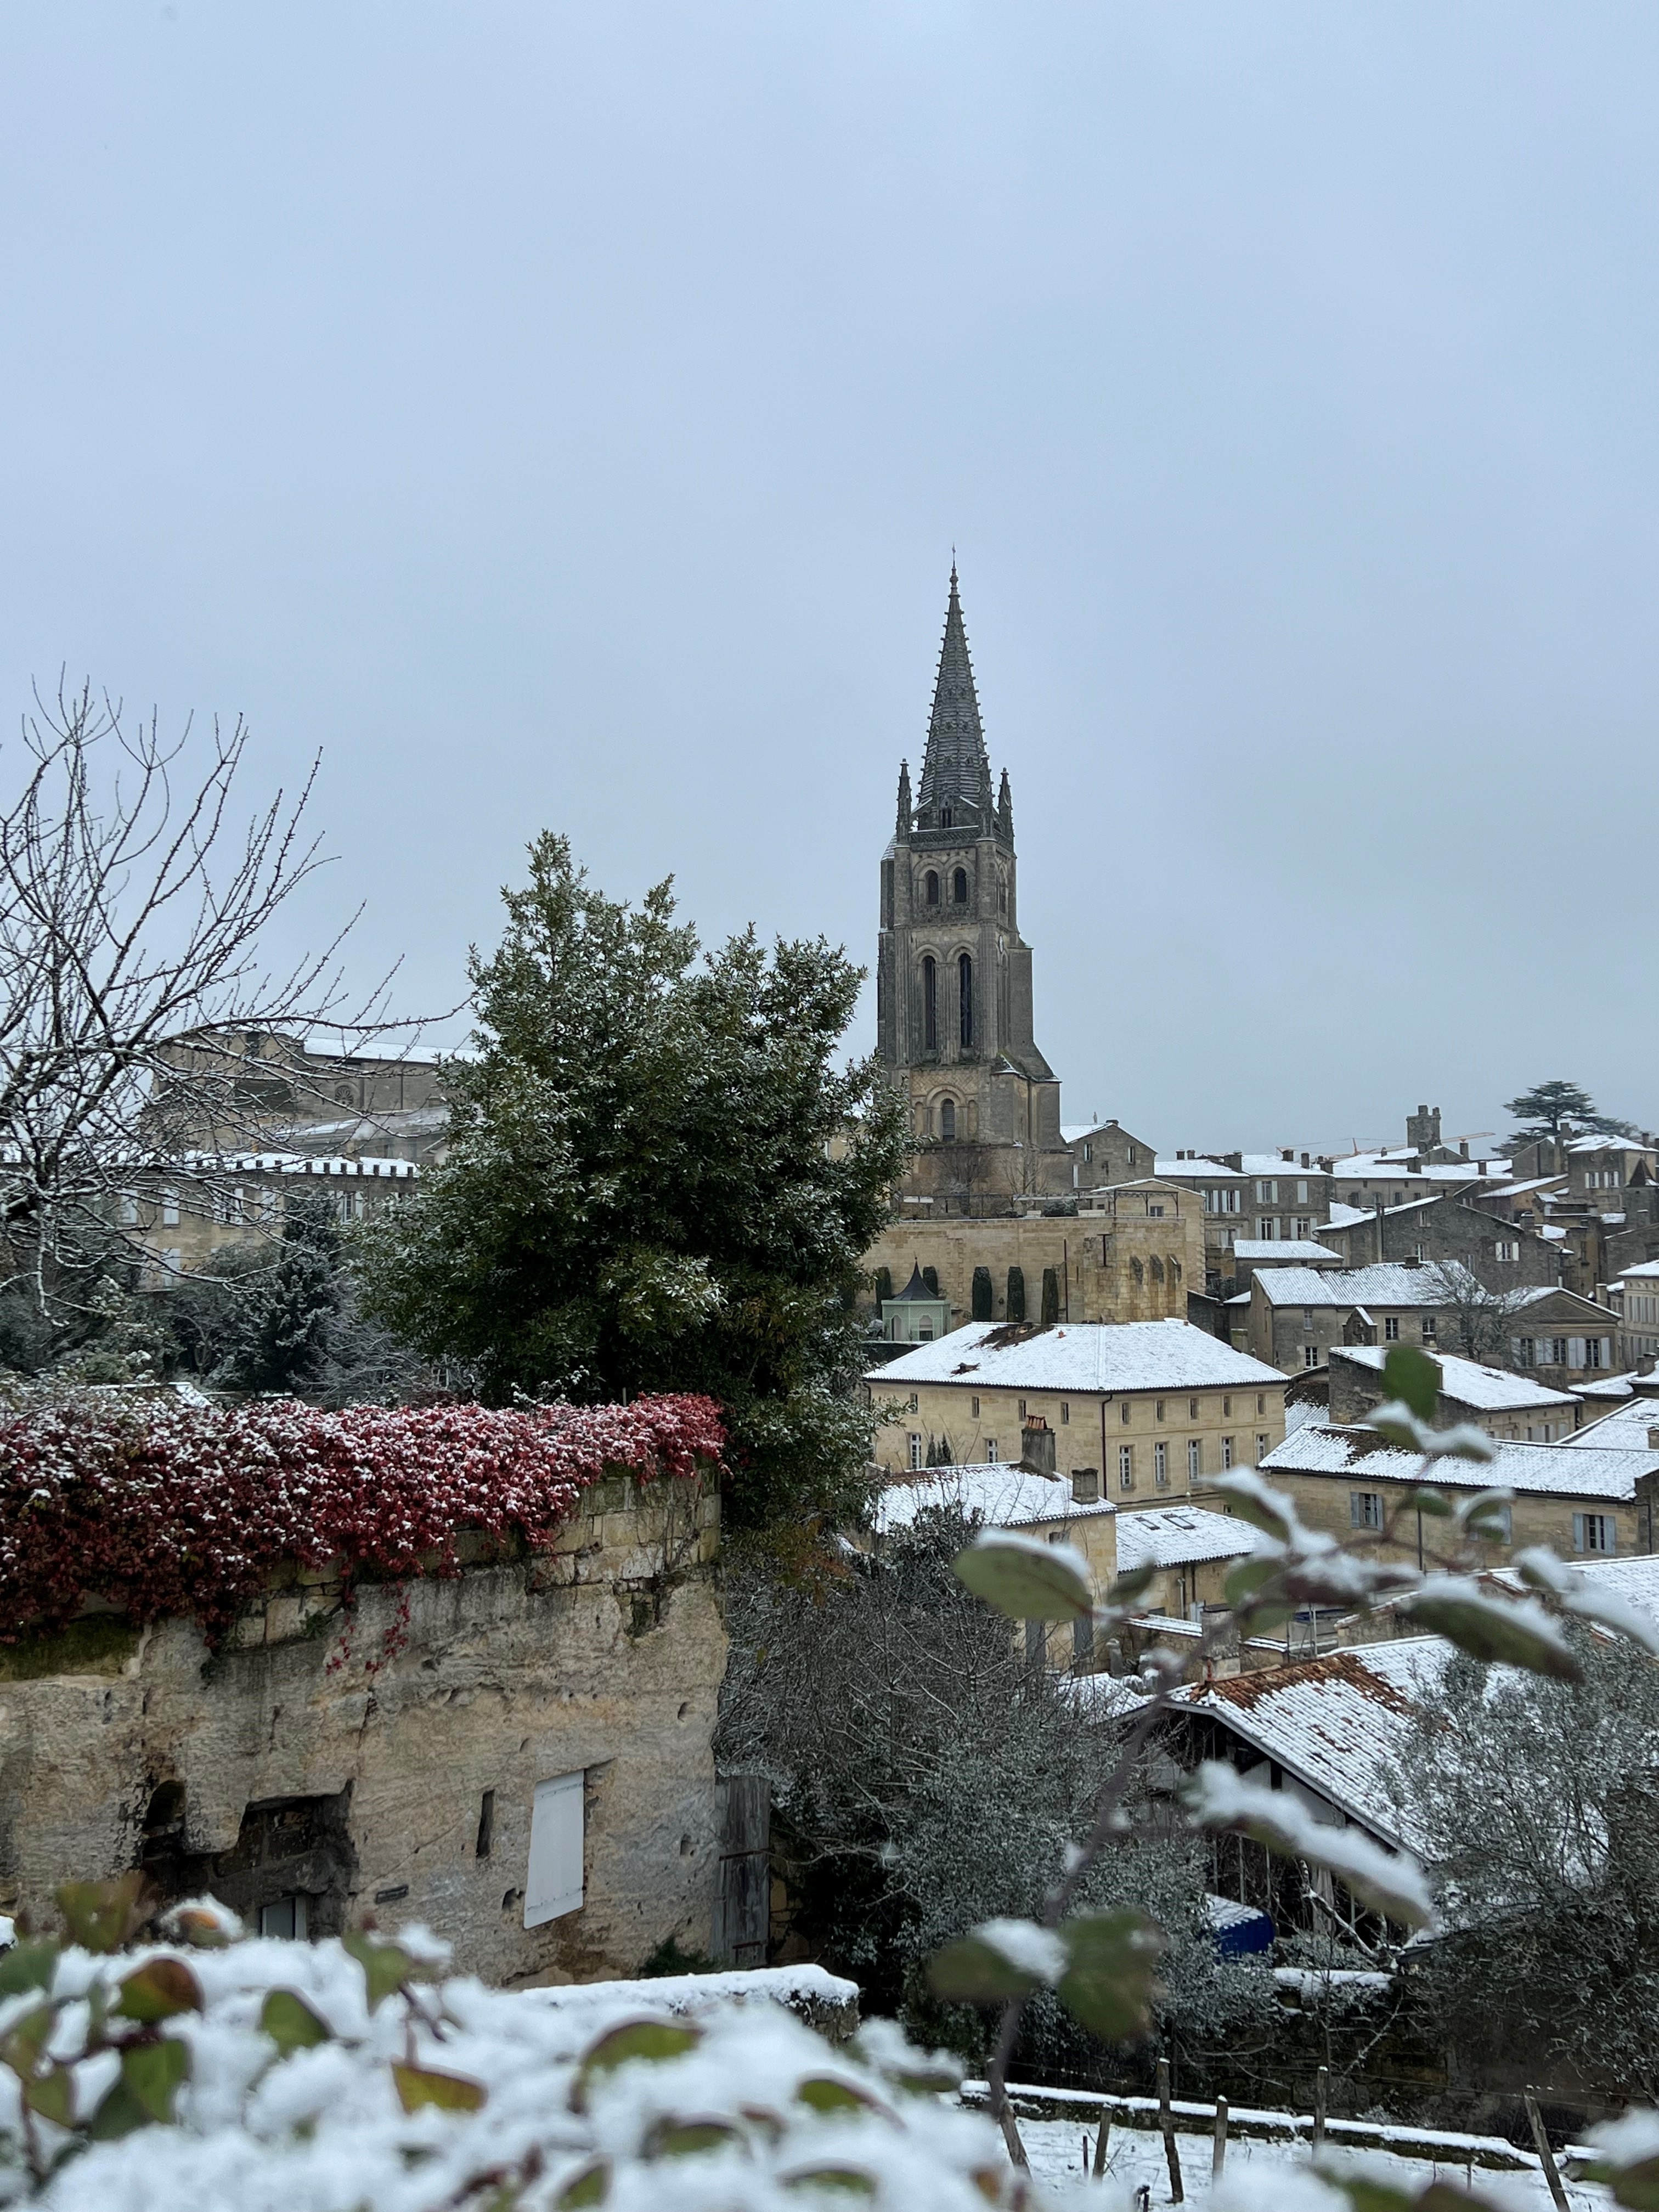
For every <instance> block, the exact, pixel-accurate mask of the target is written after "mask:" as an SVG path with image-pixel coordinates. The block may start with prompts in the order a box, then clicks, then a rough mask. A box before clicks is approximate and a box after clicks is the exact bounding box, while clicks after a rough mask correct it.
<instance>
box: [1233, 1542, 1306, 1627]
mask: <svg viewBox="0 0 1659 2212" xmlns="http://www.w3.org/2000/svg"><path fill="white" fill-rule="evenodd" d="M1283 1573H1284V1561H1283V1559H1275V1558H1267V1559H1264V1558H1263V1557H1262V1556H1261V1554H1260V1553H1258V1554H1257V1556H1256V1557H1255V1559H1240V1560H1239V1561H1238V1563H1237V1565H1236V1566H1232V1567H1230V1568H1229V1569H1228V1571H1227V1574H1226V1577H1225V1580H1224V1581H1223V1583H1222V1585H1221V1594H1222V1595H1223V1596H1224V1597H1225V1599H1226V1601H1227V1602H1228V1604H1229V1605H1230V1606H1231V1607H1232V1609H1233V1611H1234V1612H1235V1613H1244V1614H1248V1616H1249V1620H1250V1623H1251V1625H1252V1626H1254V1627H1257V1628H1276V1627H1278V1626H1279V1623H1280V1622H1281V1621H1285V1620H1289V1619H1290V1617H1291V1614H1292V1613H1294V1612H1295V1610H1296V1607H1294V1606H1293V1605H1286V1604H1285V1601H1284V1597H1283V1595H1282V1593H1281V1592H1280V1591H1279V1590H1277V1589H1276V1590H1275V1591H1274V1593H1273V1596H1272V1598H1271V1599H1262V1598H1261V1597H1259V1596H1258V1595H1257V1593H1258V1592H1259V1591H1261V1590H1262V1589H1266V1588H1267V1585H1268V1584H1269V1583H1277V1582H1278V1581H1279V1579H1280V1577H1282V1575H1283Z"/></svg>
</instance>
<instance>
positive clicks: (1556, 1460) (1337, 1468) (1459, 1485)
mask: <svg viewBox="0 0 1659 2212" xmlns="http://www.w3.org/2000/svg"><path fill="white" fill-rule="evenodd" d="M1601 1426H1602V1424H1601V1423H1598V1424H1597V1429H1598V1430H1599V1429H1600V1428H1601ZM1592 1433H1595V1432H1594V1431H1584V1432H1583V1434H1581V1435H1580V1436H1578V1437H1575V1438H1573V1439H1572V1440H1571V1441H1570V1442H1568V1443H1559V1444H1511V1443H1500V1444H1494V1445H1493V1447H1492V1449H1493V1451H1494V1453H1495V1454H1496V1456H1495V1457H1494V1458H1492V1459H1489V1460H1467V1459H1459V1460H1442V1461H1440V1462H1437V1465H1436V1467H1435V1468H1434V1471H1433V1474H1432V1475H1431V1476H1429V1477H1427V1478H1425V1475H1424V1472H1423V1462H1422V1459H1421V1457H1420V1455H1419V1454H1418V1453H1416V1452H1413V1451H1406V1450H1403V1449H1401V1448H1400V1447H1399V1446H1397V1445H1395V1444H1385V1443H1381V1442H1379V1440H1378V1438H1377V1437H1376V1431H1374V1430H1371V1429H1366V1428H1361V1427H1353V1428H1336V1427H1333V1426H1332V1425H1330V1424H1329V1423H1328V1422H1320V1423H1310V1424H1309V1425H1308V1426H1307V1427H1306V1428H1302V1429H1297V1430H1295V1431H1292V1432H1291V1435H1289V1436H1287V1437H1285V1441H1284V1443H1282V1444H1275V1445H1274V1447H1273V1449H1272V1450H1271V1451H1270V1452H1269V1453H1267V1456H1266V1457H1265V1458H1264V1459H1262V1460H1261V1462H1259V1464H1260V1467H1261V1472H1262V1474H1264V1475H1266V1476H1267V1479H1268V1480H1269V1481H1271V1480H1272V1479H1273V1476H1274V1475H1275V1474H1340V1475H1348V1476H1352V1477H1353V1478H1355V1479H1356V1480H1358V1479H1360V1478H1363V1479H1364V1480H1366V1481H1367V1482H1420V1481H1423V1480H1425V1479H1426V1480H1431V1481H1432V1482H1433V1483H1434V1485H1435V1486H1436V1488H1437V1489H1441V1490H1486V1489H1498V1490H1513V1491H1515V1492H1522V1491H1526V1492H1536V1493H1539V1494H1541V1495H1545V1496H1550V1497H1557V1498H1610V1499H1613V1501H1615V1502H1621V1503H1623V1504H1629V1503H1630V1502H1631V1500H1632V1498H1634V1497H1635V1495H1636V1478H1637V1476H1638V1474H1647V1473H1648V1472H1649V1471H1650V1469H1652V1468H1659V1449H1630V1448H1629V1447H1626V1448H1625V1449H1605V1448H1603V1449H1596V1448H1595V1447H1594V1446H1592V1445H1589V1444H1587V1443H1586V1442H1585V1437H1588V1436H1589V1435H1590V1434H1592Z"/></svg>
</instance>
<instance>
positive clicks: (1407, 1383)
mask: <svg viewBox="0 0 1659 2212" xmlns="http://www.w3.org/2000/svg"><path fill="white" fill-rule="evenodd" d="M1383 1389H1385V1390H1386V1391H1387V1392H1388V1394H1389V1396H1390V1397H1391V1398H1398V1399H1399V1400H1400V1401H1401V1404H1402V1405H1406V1406H1409V1407H1411V1409H1412V1411H1413V1413H1415V1414H1416V1416H1417V1418H1418V1419H1419V1421H1431V1420H1432V1419H1434V1409H1435V1407H1436V1405H1437V1402H1438V1401H1439V1397H1440V1365H1439V1362H1438V1361H1437V1360H1433V1359H1431V1358H1430V1357H1429V1355H1428V1353H1427V1352H1419V1351H1417V1350H1416V1349H1415V1348H1414V1347H1413V1346H1411V1345H1409V1344H1396V1345H1395V1347H1394V1350H1393V1351H1392V1352H1390V1353H1389V1356H1388V1358H1386V1359H1385V1360H1384V1361H1383Z"/></svg>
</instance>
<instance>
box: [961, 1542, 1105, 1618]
mask: <svg viewBox="0 0 1659 2212" xmlns="http://www.w3.org/2000/svg"><path fill="white" fill-rule="evenodd" d="M954 1565H955V1567H956V1571H957V1575H958V1577H960V1578H961V1580H962V1581H963V1582H964V1583H966V1584H967V1586H968V1588H969V1589H970V1590H972V1592H973V1593H974V1595H975V1597H982V1598H983V1599H984V1600H985V1601H986V1603H987V1605H994V1606H995V1607H996V1609H997V1611H998V1612H999V1613H1006V1614H1007V1616H1008V1618H1009V1619H1010V1620H1081V1619H1082V1618H1083V1617H1084V1615H1085V1614H1086V1613H1092V1612H1093V1611H1094V1592H1093V1589H1092V1587H1091V1583H1090V1580H1089V1563H1088V1561H1087V1560H1086V1559H1085V1558H1084V1557H1083V1554H1082V1553H1080V1552H1074V1551H1073V1549H1072V1547H1071V1546H1070V1545H1069V1544H1045V1543H1044V1542H1042V1540H1041V1538H1039V1537H1036V1536H1021V1535H1018V1534H1015V1533H1014V1532H1013V1531H1012V1530H1010V1529H1006V1528H987V1529H986V1530H984V1531H983V1533H982V1534H980V1535H979V1536H977V1537H975V1540H974V1541H973V1542H972V1543H971V1544H970V1545H969V1547H968V1549H967V1550H966V1551H965V1552H958V1553H957V1557H956V1559H955V1562H954Z"/></svg>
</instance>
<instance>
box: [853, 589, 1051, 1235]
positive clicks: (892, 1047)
mask: <svg viewBox="0 0 1659 2212" xmlns="http://www.w3.org/2000/svg"><path fill="white" fill-rule="evenodd" d="M1032 1023H1033V1015H1032V1001H1031V949H1030V945H1027V944H1026V942H1025V940H1024V938H1023V937H1021V935H1020V933H1019V878H1018V861H1017V859H1016V855H1015V851H1014V814H1013V799H1012V792H1011V789H1010V786H1009V782H1008V773H1007V770H1006V769H1004V770H1003V773H1002V780H1001V787H1000V791H998V792H997V793H995V794H993V791H992V785H991V763H990V757H989V756H988V754H987V751H986V749H985V735H984V730H983V727H982V726H981V720H980V711H979V697H978V693H977V691H976V690H975V683H974V671H973V665H972V663H971V661H970V660H969V654H968V635H967V630H966V628H965V626H964V624H963V617H962V604H961V600H960V599H959V597H958V595H957V573H956V568H955V566H954V564H953V565H952V567H951V595H950V603H949V606H948V609H947V611H946V615H945V641H944V645H943V647H942V648H941V650H940V653H939V674H938V678H937V680H936V683H935V685H934V690H933V714H932V717H931V720H930V721H929V724H928V729H927V750H926V751H925V753H924V755H923V757H922V766H921V781H920V783H919V784H918V786H917V787H916V791H915V798H914V799H912V795H911V789H910V772H909V766H908V763H903V764H902V765H901V768H900V770H899V786H898V813H897V818H896V823H895V824H894V830H893V836H892V839H891V842H890V843H889V845H888V847H887V849H886V851H885V853H884V854H883V855H882V862H881V931H880V937H879V940H878V949H877V955H876V1024H877V1032H878V1051H879V1054H880V1057H881V1061H882V1065H883V1066H884V1069H885V1071H886V1073H887V1074H888V1077H889V1079H890V1080H891V1081H892V1082H894V1083H896V1085H899V1087H900V1088H901V1089H902V1090H903V1091H906V1092H908V1097H909V1100H910V1108H911V1115H912V1126H913V1127H914V1128H915V1133H916V1134H917V1135H918V1136H919V1137H921V1138H923V1139H926V1140H927V1149H926V1150H925V1151H924V1152H922V1153H921V1156H920V1158H918V1159H917V1160H916V1161H915V1163H914V1164H913V1166H912V1169H911V1171H910V1173H909V1175H908V1177H907V1180H906V1184H905V1188H906V1189H907V1190H909V1191H912V1192H915V1193H924V1194H928V1195H930V1196H932V1197H933V1199H934V1200H935V1201H936V1202H937V1203H939V1205H940V1206H951V1207H952V1208H953V1209H955V1210H957V1211H961V1212H975V1211H981V1212H1000V1211H1001V1210H1003V1209H1004V1208H1006V1206H1008V1205H1009V1204H1010V1203H1011V1202H1012V1201H1013V1200H1018V1199H1019V1198H1022V1197H1030V1196H1042V1195H1054V1194H1060V1193H1063V1192H1069V1190H1070V1189H1071V1188H1072V1157H1071V1154H1070V1152H1069V1151H1068V1150H1067V1148H1066V1144H1065V1142H1064V1139H1062V1138H1061V1135H1060V1084H1059V1080H1058V1079H1057V1078H1056V1077H1055V1074H1054V1070H1053V1069H1052V1068H1051V1067H1050V1066H1049V1065H1048V1061H1047V1060H1045V1059H1044V1058H1043V1056H1042V1053H1041V1052H1040V1051H1039V1050H1038V1048H1037V1044H1036V1036H1035V1034H1034V1032H1033V1026H1032Z"/></svg>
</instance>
